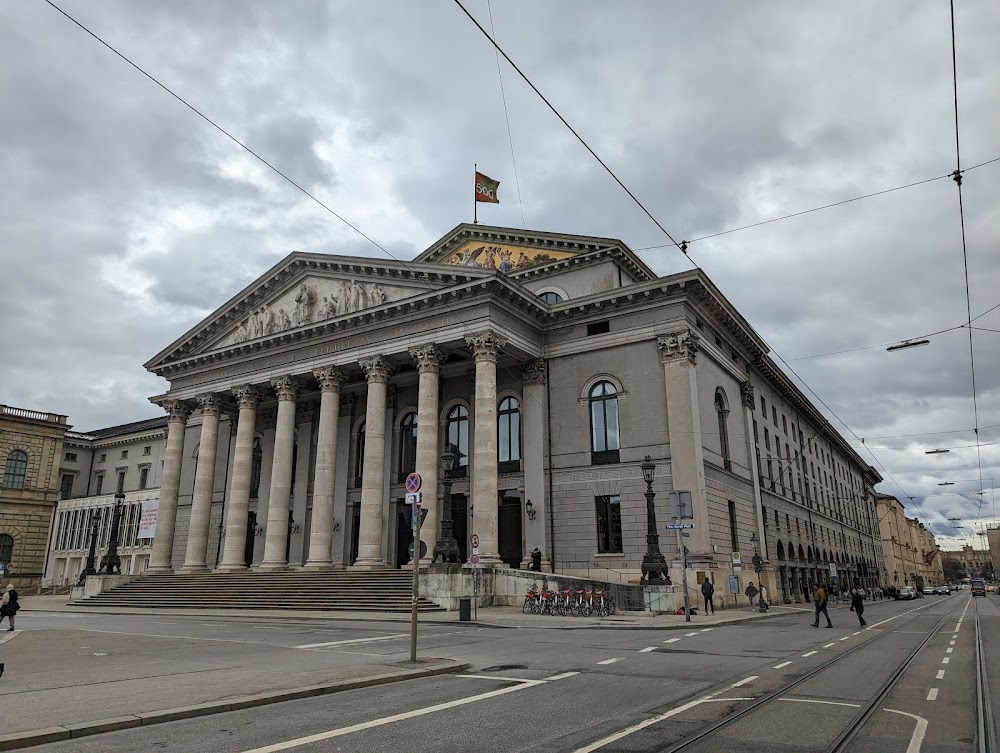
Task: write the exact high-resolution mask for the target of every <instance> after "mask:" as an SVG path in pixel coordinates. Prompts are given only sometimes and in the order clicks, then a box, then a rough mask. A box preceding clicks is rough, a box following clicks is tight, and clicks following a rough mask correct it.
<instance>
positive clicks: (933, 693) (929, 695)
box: [927, 688, 938, 701]
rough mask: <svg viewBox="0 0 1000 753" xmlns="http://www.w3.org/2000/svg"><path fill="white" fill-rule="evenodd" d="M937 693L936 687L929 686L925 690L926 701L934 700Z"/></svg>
mask: <svg viewBox="0 0 1000 753" xmlns="http://www.w3.org/2000/svg"><path fill="white" fill-rule="evenodd" d="M937 694H938V689H937V688H931V689H930V690H929V691H928V692H927V700H928V701H936V700H937Z"/></svg>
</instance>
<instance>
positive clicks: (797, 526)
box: [795, 518, 802, 536]
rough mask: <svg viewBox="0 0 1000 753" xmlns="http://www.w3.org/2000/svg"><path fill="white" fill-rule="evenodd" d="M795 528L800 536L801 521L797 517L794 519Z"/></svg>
mask: <svg viewBox="0 0 1000 753" xmlns="http://www.w3.org/2000/svg"><path fill="white" fill-rule="evenodd" d="M795 530H796V531H797V532H798V534H799V535H800V536H801V535H802V521H801V520H799V519H798V518H796V519H795Z"/></svg>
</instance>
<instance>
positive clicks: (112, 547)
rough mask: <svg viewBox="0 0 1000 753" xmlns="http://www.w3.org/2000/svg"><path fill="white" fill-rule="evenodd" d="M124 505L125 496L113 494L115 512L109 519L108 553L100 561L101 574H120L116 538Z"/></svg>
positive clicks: (120, 567)
mask: <svg viewBox="0 0 1000 753" xmlns="http://www.w3.org/2000/svg"><path fill="white" fill-rule="evenodd" d="M124 503H125V494H124V493H123V492H118V493H117V494H115V511H114V514H113V515H112V517H111V534H110V536H109V537H108V553H107V554H105V555H104V557H103V558H102V559H101V572H102V573H106V574H108V575H111V574H113V573H118V574H119V575H121V572H122V560H121V557H119V556H118V538H119V536H120V534H121V525H122V506H123V505H124Z"/></svg>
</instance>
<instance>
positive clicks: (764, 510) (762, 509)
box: [760, 505, 770, 528]
mask: <svg viewBox="0 0 1000 753" xmlns="http://www.w3.org/2000/svg"><path fill="white" fill-rule="evenodd" d="M760 515H761V517H762V518H763V519H764V528H767V527H768V525H769V523H770V521H768V519H767V508H766V507H764V506H763V505H761V507H760Z"/></svg>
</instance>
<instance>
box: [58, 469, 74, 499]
mask: <svg viewBox="0 0 1000 753" xmlns="http://www.w3.org/2000/svg"><path fill="white" fill-rule="evenodd" d="M59 496H60V497H61V498H62V499H69V498H70V497H72V496H73V474H72V473H64V474H63V475H62V478H60V479H59Z"/></svg>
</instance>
